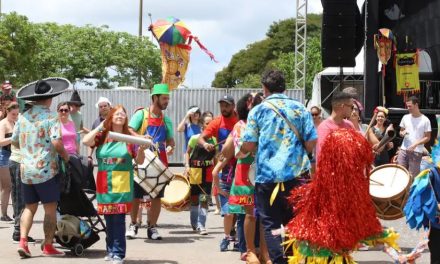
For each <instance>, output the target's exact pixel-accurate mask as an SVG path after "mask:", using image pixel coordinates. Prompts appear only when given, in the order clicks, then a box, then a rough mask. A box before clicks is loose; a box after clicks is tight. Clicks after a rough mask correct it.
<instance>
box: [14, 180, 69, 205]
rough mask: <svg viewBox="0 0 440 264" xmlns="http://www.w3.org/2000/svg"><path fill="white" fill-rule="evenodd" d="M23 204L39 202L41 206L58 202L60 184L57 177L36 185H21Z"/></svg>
mask: <svg viewBox="0 0 440 264" xmlns="http://www.w3.org/2000/svg"><path fill="white" fill-rule="evenodd" d="M21 190H22V191H23V198H24V203H25V204H34V203H38V202H40V201H41V203H42V204H46V203H53V202H58V201H59V200H60V184H59V179H58V177H57V176H55V177H52V179H50V180H48V181H45V182H42V183H38V184H26V183H23V184H22V185H21Z"/></svg>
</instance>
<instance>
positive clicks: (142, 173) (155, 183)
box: [134, 149, 173, 199]
mask: <svg viewBox="0 0 440 264" xmlns="http://www.w3.org/2000/svg"><path fill="white" fill-rule="evenodd" d="M134 172H135V173H134V181H135V182H137V183H138V184H139V185H140V186H141V187H142V189H144V190H145V191H146V192H147V193H148V194H149V195H150V197H151V198H152V199H154V198H156V197H157V196H158V195H159V193H160V191H162V189H163V188H165V185H166V184H167V183H168V182H169V181H170V180H171V178H173V173H172V172H171V171H170V170H169V169H168V168H167V167H165V165H164V164H163V163H162V161H160V159H159V157H157V156H156V155H155V154H154V153H153V152H152V151H151V150H149V149H146V150H145V161H144V163H143V164H142V165H138V166H137V167H135V170H134Z"/></svg>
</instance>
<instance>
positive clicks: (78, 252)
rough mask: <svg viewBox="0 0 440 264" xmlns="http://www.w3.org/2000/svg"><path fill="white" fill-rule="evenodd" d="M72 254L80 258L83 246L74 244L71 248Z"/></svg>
mask: <svg viewBox="0 0 440 264" xmlns="http://www.w3.org/2000/svg"><path fill="white" fill-rule="evenodd" d="M72 253H73V254H75V255H76V256H78V257H79V256H82V254H84V246H83V245H81V244H79V243H78V244H75V246H74V247H73V248H72Z"/></svg>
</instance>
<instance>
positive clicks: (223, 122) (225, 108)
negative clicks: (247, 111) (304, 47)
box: [199, 95, 238, 151]
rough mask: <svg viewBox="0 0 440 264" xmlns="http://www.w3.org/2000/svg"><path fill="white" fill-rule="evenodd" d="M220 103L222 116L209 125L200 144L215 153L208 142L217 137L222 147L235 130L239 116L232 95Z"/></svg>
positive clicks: (212, 146)
mask: <svg viewBox="0 0 440 264" xmlns="http://www.w3.org/2000/svg"><path fill="white" fill-rule="evenodd" d="M218 103H219V104H220V112H221V115H220V116H218V117H216V118H215V119H214V120H212V121H211V123H209V125H208V127H207V128H206V129H205V130H204V131H203V134H202V136H201V137H199V144H200V145H202V146H203V147H204V148H205V149H206V150H208V151H213V150H214V149H215V148H214V145H212V144H209V143H207V142H206V140H207V139H209V138H211V137H216V138H217V142H219V145H220V146H222V145H223V143H224V142H225V140H226V138H227V137H228V135H229V133H231V131H232V129H233V128H234V125H235V123H237V122H238V118H237V115H236V113H235V101H234V98H232V96H230V95H225V96H223V97H222V98H221V99H220V100H219V101H218Z"/></svg>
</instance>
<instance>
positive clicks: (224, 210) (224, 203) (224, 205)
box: [218, 182, 231, 216]
mask: <svg viewBox="0 0 440 264" xmlns="http://www.w3.org/2000/svg"><path fill="white" fill-rule="evenodd" d="M219 188H220V189H221V190H223V191H225V192H227V193H229V192H230V191H231V185H230V184H228V183H224V182H220V186H219ZM218 198H219V199H220V214H221V216H224V215H226V214H229V197H225V196H223V195H221V194H219V195H218Z"/></svg>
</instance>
